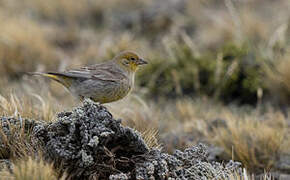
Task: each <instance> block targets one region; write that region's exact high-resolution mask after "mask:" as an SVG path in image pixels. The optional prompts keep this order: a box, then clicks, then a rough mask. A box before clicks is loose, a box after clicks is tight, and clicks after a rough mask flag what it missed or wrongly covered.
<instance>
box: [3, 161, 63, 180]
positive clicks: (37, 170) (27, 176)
mask: <svg viewBox="0 0 290 180" xmlns="http://www.w3.org/2000/svg"><path fill="white" fill-rule="evenodd" d="M0 176H1V179H2V178H5V179H13V180H57V179H60V180H64V179H65V176H63V177H58V175H57V173H56V171H55V170H54V168H53V165H52V164H48V163H46V162H44V161H43V160H42V159H33V158H31V157H27V158H25V159H22V160H18V161H15V163H14V164H13V170H12V172H10V171H9V170H2V171H0Z"/></svg>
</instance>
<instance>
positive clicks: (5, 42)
mask: <svg viewBox="0 0 290 180" xmlns="http://www.w3.org/2000/svg"><path fill="white" fill-rule="evenodd" d="M0 26H1V27H2V30H1V34H0V75H1V77H2V78H3V77H5V76H6V77H12V78H13V77H14V78H15V77H20V76H21V75H22V73H24V72H31V71H36V70H47V69H56V68H57V67H58V65H59V60H58V58H57V56H56V51H55V50H54V48H53V47H52V45H51V44H50V43H49V42H48V40H47V39H46V37H45V33H44V31H43V29H42V28H41V27H40V26H39V25H38V24H36V23H35V22H33V21H31V20H29V19H25V18H14V17H9V16H8V15H3V16H2V14H0Z"/></svg>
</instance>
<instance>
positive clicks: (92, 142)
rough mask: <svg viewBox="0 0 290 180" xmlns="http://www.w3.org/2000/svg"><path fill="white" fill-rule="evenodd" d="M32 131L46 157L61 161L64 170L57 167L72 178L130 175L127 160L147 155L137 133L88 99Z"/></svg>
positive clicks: (131, 164) (130, 168)
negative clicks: (79, 105)
mask: <svg viewBox="0 0 290 180" xmlns="http://www.w3.org/2000/svg"><path fill="white" fill-rule="evenodd" d="M33 131H34V135H35V137H36V138H37V139H38V140H39V143H41V144H42V146H43V149H44V155H45V156H46V158H47V159H48V160H49V161H52V162H62V163H61V164H62V166H63V167H57V168H62V169H66V171H67V173H68V174H70V176H71V177H72V179H88V178H90V177H93V176H95V177H99V178H101V179H102V178H106V179H107V178H108V177H109V176H110V175H112V174H115V173H119V172H123V173H128V172H131V171H133V169H134V168H135V166H134V164H133V162H131V161H130V159H131V158H132V157H133V156H138V155H142V154H145V153H148V152H149V149H148V147H147V145H146V144H145V142H144V140H143V139H142V137H141V135H140V134H139V133H138V132H136V131H135V130H133V129H131V128H129V127H123V126H122V125H121V121H120V120H116V119H113V117H112V115H111V114H110V112H108V111H107V109H106V108H105V107H104V106H101V105H98V104H96V103H94V102H92V101H91V100H85V101H84V103H83V106H82V107H77V108H75V109H74V110H73V111H72V112H62V113H59V114H58V116H57V120H56V122H54V123H50V124H39V125H38V126H35V127H34V130H33ZM57 164H59V163H57ZM114 177H115V176H111V179H114ZM120 177H121V175H120ZM122 177H125V176H122Z"/></svg>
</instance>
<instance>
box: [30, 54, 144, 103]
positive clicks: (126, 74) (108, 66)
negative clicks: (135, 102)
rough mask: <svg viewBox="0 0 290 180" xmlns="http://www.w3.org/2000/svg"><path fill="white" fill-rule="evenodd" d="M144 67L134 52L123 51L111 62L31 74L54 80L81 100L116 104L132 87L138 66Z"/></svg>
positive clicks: (142, 61) (141, 60)
mask: <svg viewBox="0 0 290 180" xmlns="http://www.w3.org/2000/svg"><path fill="white" fill-rule="evenodd" d="M145 64H148V62H147V61H146V60H144V59H142V58H140V57H139V56H138V55H137V54H136V53H135V52H132V51H123V52H120V53H118V54H117V55H116V56H115V57H114V58H113V59H111V60H108V61H105V62H102V63H98V64H94V65H90V66H85V67H81V68H79V69H71V70H67V71H63V72H32V73H29V74H32V75H40V76H44V77H48V78H50V79H52V80H55V81H57V82H59V83H60V84H62V85H63V86H64V87H66V88H67V89H68V90H69V92H71V94H73V95H74V96H76V97H78V98H79V99H80V100H81V101H82V100H84V99H85V98H89V99H91V100H93V101H95V102H98V103H100V104H105V103H110V102H114V101H118V100H120V99H122V98H124V97H125V96H127V95H128V94H129V92H130V91H131V90H132V88H133V86H134V78H135V73H136V71H137V70H138V69H139V66H141V65H145Z"/></svg>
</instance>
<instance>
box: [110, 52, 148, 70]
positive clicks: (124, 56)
mask: <svg viewBox="0 0 290 180" xmlns="http://www.w3.org/2000/svg"><path fill="white" fill-rule="evenodd" d="M113 60H114V61H116V62H117V63H118V64H119V65H120V66H121V67H122V68H123V69H125V70H127V71H129V72H136V71H137V69H138V66H140V65H144V64H148V63H147V61H145V60H143V59H142V58H140V57H139V56H138V55H137V54H136V53H134V52H130V51H124V52H121V53H119V54H118V55H117V56H115V57H114V59H113Z"/></svg>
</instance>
